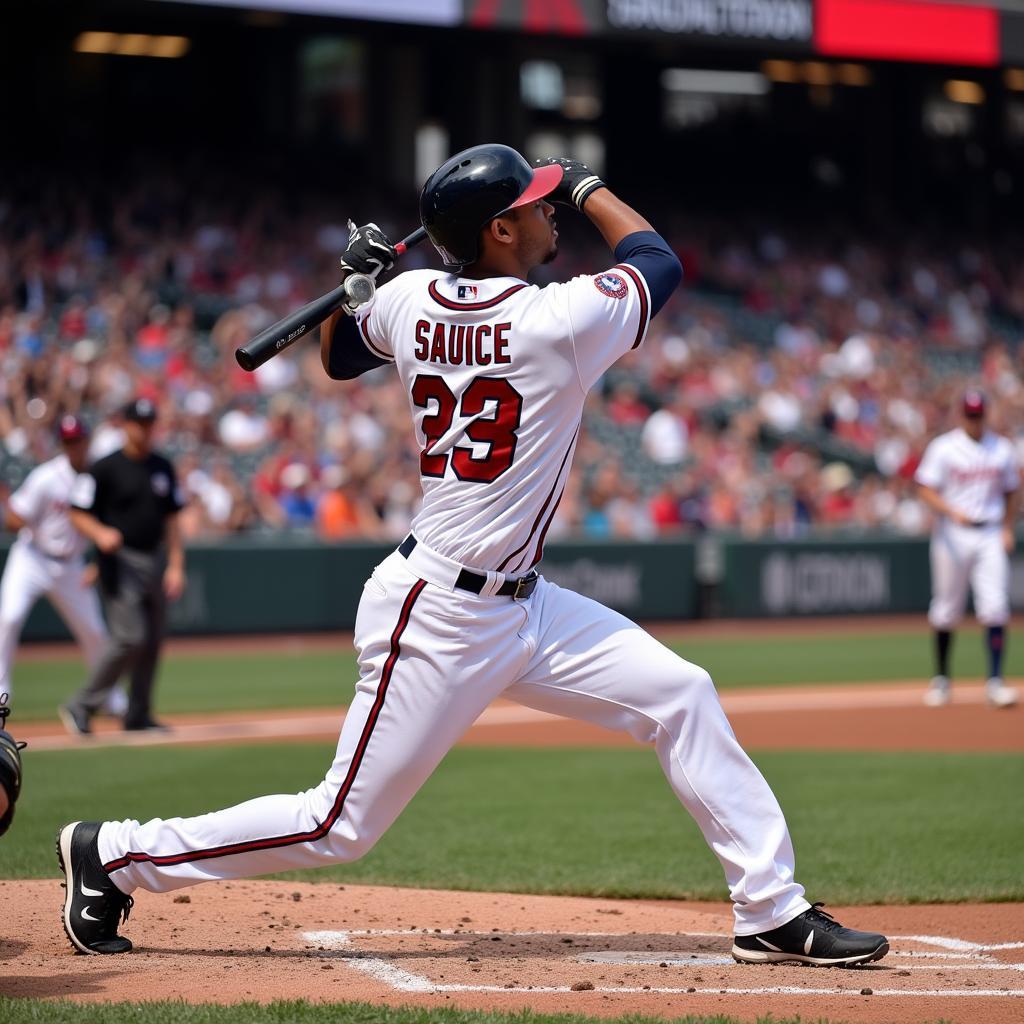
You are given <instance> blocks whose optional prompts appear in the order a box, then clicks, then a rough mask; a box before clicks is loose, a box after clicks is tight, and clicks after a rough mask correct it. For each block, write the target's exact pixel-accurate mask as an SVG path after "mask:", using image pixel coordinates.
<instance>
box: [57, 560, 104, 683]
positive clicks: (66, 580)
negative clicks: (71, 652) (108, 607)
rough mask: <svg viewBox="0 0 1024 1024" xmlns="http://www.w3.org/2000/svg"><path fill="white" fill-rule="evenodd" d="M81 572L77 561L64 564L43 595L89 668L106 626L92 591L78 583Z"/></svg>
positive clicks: (94, 662) (97, 597) (99, 651)
mask: <svg viewBox="0 0 1024 1024" xmlns="http://www.w3.org/2000/svg"><path fill="white" fill-rule="evenodd" d="M83 572H84V566H83V565H82V563H81V562H80V561H77V560H76V561H73V562H68V563H66V564H65V565H63V566H62V567H61V569H60V571H59V572H58V573H57V574H56V575H55V576H54V578H53V582H52V583H51V585H50V588H49V590H48V591H47V594H46V596H47V597H48V598H49V599H50V601H51V602H52V603H53V606H54V608H56V609H57V611H58V613H59V614H60V616H61V618H63V619H64V621H65V622H66V623H67V625H68V629H70V630H71V633H72V635H73V636H74V638H75V640H76V641H77V642H78V646H79V647H81V649H82V657H83V658H84V659H85V663H86V665H88V666H89V668H90V669H92V668H93V666H94V665H95V664H96V662H97V661H98V660H99V657H100V654H101V653H102V652H103V648H104V646H105V645H106V642H107V627H106V624H105V623H104V621H103V613H102V612H101V611H100V599H99V596H98V595H97V593H96V588H95V587H88V586H83V584H82V573H83Z"/></svg>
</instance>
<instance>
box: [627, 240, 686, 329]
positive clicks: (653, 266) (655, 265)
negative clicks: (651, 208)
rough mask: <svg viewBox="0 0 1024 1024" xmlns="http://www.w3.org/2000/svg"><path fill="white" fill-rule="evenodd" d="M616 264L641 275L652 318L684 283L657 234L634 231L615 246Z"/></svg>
mask: <svg viewBox="0 0 1024 1024" xmlns="http://www.w3.org/2000/svg"><path fill="white" fill-rule="evenodd" d="M615 262H616V263H628V264H629V265H630V266H632V267H636V269H637V270H639V271H640V273H641V274H643V278H644V280H645V281H646V282H647V289H648V291H649V292H650V293H651V316H654V314H655V313H657V312H658V310H660V309H661V307H662V306H664V305H665V303H666V302H668V300H669V296H670V295H671V294H672V293H673V292H674V291H675V290H676V287H677V286H678V285H679V282H680V281H682V279H683V265H682V264H681V263H680V262H679V258H678V257H677V256H676V254H675V253H674V252H673V251H672V249H671V248H670V247H669V244H668V242H666V241H665V239H664V238H662V237H661V235H659V234H658V233H657V231H634V232H633V233H632V234H631V235H626V237H625V238H624V239H622V241H621V242H619V244H618V245H617V246H615Z"/></svg>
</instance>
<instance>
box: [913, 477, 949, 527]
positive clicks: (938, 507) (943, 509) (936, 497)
mask: <svg viewBox="0 0 1024 1024" xmlns="http://www.w3.org/2000/svg"><path fill="white" fill-rule="evenodd" d="M917 493H918V495H919V496H920V498H921V500H922V501H923V502H924V503H925V504H926V505H927V506H928V507H929V508H930V509H931V510H932V511H933V512H935V513H937V514H938V515H940V516H946V517H947V518H949V519H956V518H957V517H958V513H957V512H956V510H955V509H954V508H953V506H952V505H950V504H949V503H948V502H947V501H946V500H945V499H944V498H943V497H942V495H941V494H939V493H938V491H935V490H933V489H932V488H931V487H926V486H925V485H924V484H918V486H917Z"/></svg>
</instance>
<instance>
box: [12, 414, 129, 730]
mask: <svg viewBox="0 0 1024 1024" xmlns="http://www.w3.org/2000/svg"><path fill="white" fill-rule="evenodd" d="M58 434H59V436H60V442H61V447H62V449H63V450H62V452H61V454H60V455H57V456H56V457H55V458H52V459H50V460H49V462H44V463H43V464H42V465H40V466H37V467H36V468H35V469H34V470H32V472H31V473H29V475H28V476H27V477H26V478H25V480H24V482H23V483H22V485H21V486H20V487H19V488H18V489H17V490H16V491H15V492H14V493H13V494H12V495H11V496H10V498H9V500H8V502H7V509H6V512H5V515H4V525H5V527H6V528H7V529H8V530H17V531H18V538H17V540H16V541H15V542H14V544H13V545H11V549H10V552H9V553H8V555H7V563H6V564H5V566H4V574H3V580H2V581H0V693H5V692H6V693H11V692H12V691H13V684H12V681H11V669H12V666H13V664H14V653H15V650H16V648H17V646H18V638H19V637H20V636H21V630H22V627H23V626H24V624H25V620H26V619H27V618H28V614H29V612H30V611H31V610H32V606H33V605H34V604H35V603H36V601H37V600H39V598H40V597H48V598H49V599H50V602H51V604H53V606H54V608H56V610H57V611H58V613H59V614H60V616H61V617H62V618H63V619H64V621H65V622H66V623H67V625H68V628H69V629H70V630H71V633H72V635H73V636H74V638H75V639H76V640H77V641H78V645H79V646H80V647H81V649H82V655H83V657H84V658H85V661H86V663H87V664H88V666H89V667H90V668H91V667H92V666H93V665H94V664H95V663H96V660H97V658H98V657H99V655H100V652H101V651H102V650H103V646H104V644H105V643H106V640H107V628H106V626H105V625H104V623H103V616H102V614H101V612H100V603H99V598H98V597H97V595H96V591H95V589H94V588H93V586H92V585H91V583H90V582H89V581H88V578H87V576H86V568H85V562H84V560H83V557H82V556H83V553H84V549H85V541H84V540H83V538H82V536H81V534H79V533H78V531H77V530H76V529H75V528H74V527H73V526H72V525H71V520H70V518H69V516H68V509H69V508H70V499H71V489H72V487H73V486H74V482H75V479H76V478H77V476H78V474H79V473H81V472H82V471H83V470H84V469H85V466H86V460H87V446H88V438H89V435H88V431H87V430H86V427H85V424H84V423H83V422H82V421H81V420H80V419H78V417H77V416H64V417H62V418H61V420H60V423H59V425H58ZM125 707H127V698H126V697H125V695H124V691H123V690H120V689H118V690H115V691H112V692H111V699H110V700H109V701H108V703H107V708H106V709H107V710H108V711H109V712H110V713H111V714H123V713H124V709H125Z"/></svg>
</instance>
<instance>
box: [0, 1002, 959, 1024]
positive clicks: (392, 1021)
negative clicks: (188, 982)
mask: <svg viewBox="0 0 1024 1024" xmlns="http://www.w3.org/2000/svg"><path fill="white" fill-rule="evenodd" d="M746 1019H747V1020H749V1018H746ZM0 1020H2V1021H4V1024H30V1022H31V1024H37V1022H45V1024H123V1022H124V1021H127V1020H130V1021H132V1024H666V1021H667V1020H669V1018H665V1017H642V1016H640V1015H638V1014H628V1015H625V1016H622V1017H600V1018H598V1017H584V1016H581V1015H578V1014H569V1013H535V1012H533V1011H532V1010H523V1011H521V1012H519V1013H498V1012H493V1011H492V1012H485V1011H476V1010H456V1009H454V1008H450V1007H441V1008H437V1009H430V1008H427V1007H387V1006H374V1005H371V1004H370V1003H307V1002H304V1001H298V1002H283V1001H282V1002H275V1003H266V1004H260V1003H237V1004H235V1005H234V1006H216V1005H212V1004H209V1003H205V1004H203V1003H201V1004H199V1005H196V1006H190V1005H188V1004H187V1003H181V1002H170V1001H168V1002H156V1003H72V1002H69V1001H68V1000H60V1001H52V1002H51V1001H48V1000H46V1001H44V1000H41V999H8V998H5V997H3V996H0ZM670 1020H671V1024H739V1022H738V1021H737V1020H736V1018H734V1017H722V1016H719V1015H718V1014H715V1015H713V1016H711V1017H693V1016H689V1015H688V1016H686V1017H672V1018H670ZM757 1024H812V1022H811V1021H809V1020H808V1021H804V1022H801V1018H800V1017H785V1018H782V1017H772V1016H771V1015H769V1016H767V1017H758V1018H757ZM817 1024H827V1022H825V1021H822V1020H819V1021H818V1022H817ZM937 1024H942V1022H941V1021H939V1022H937Z"/></svg>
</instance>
